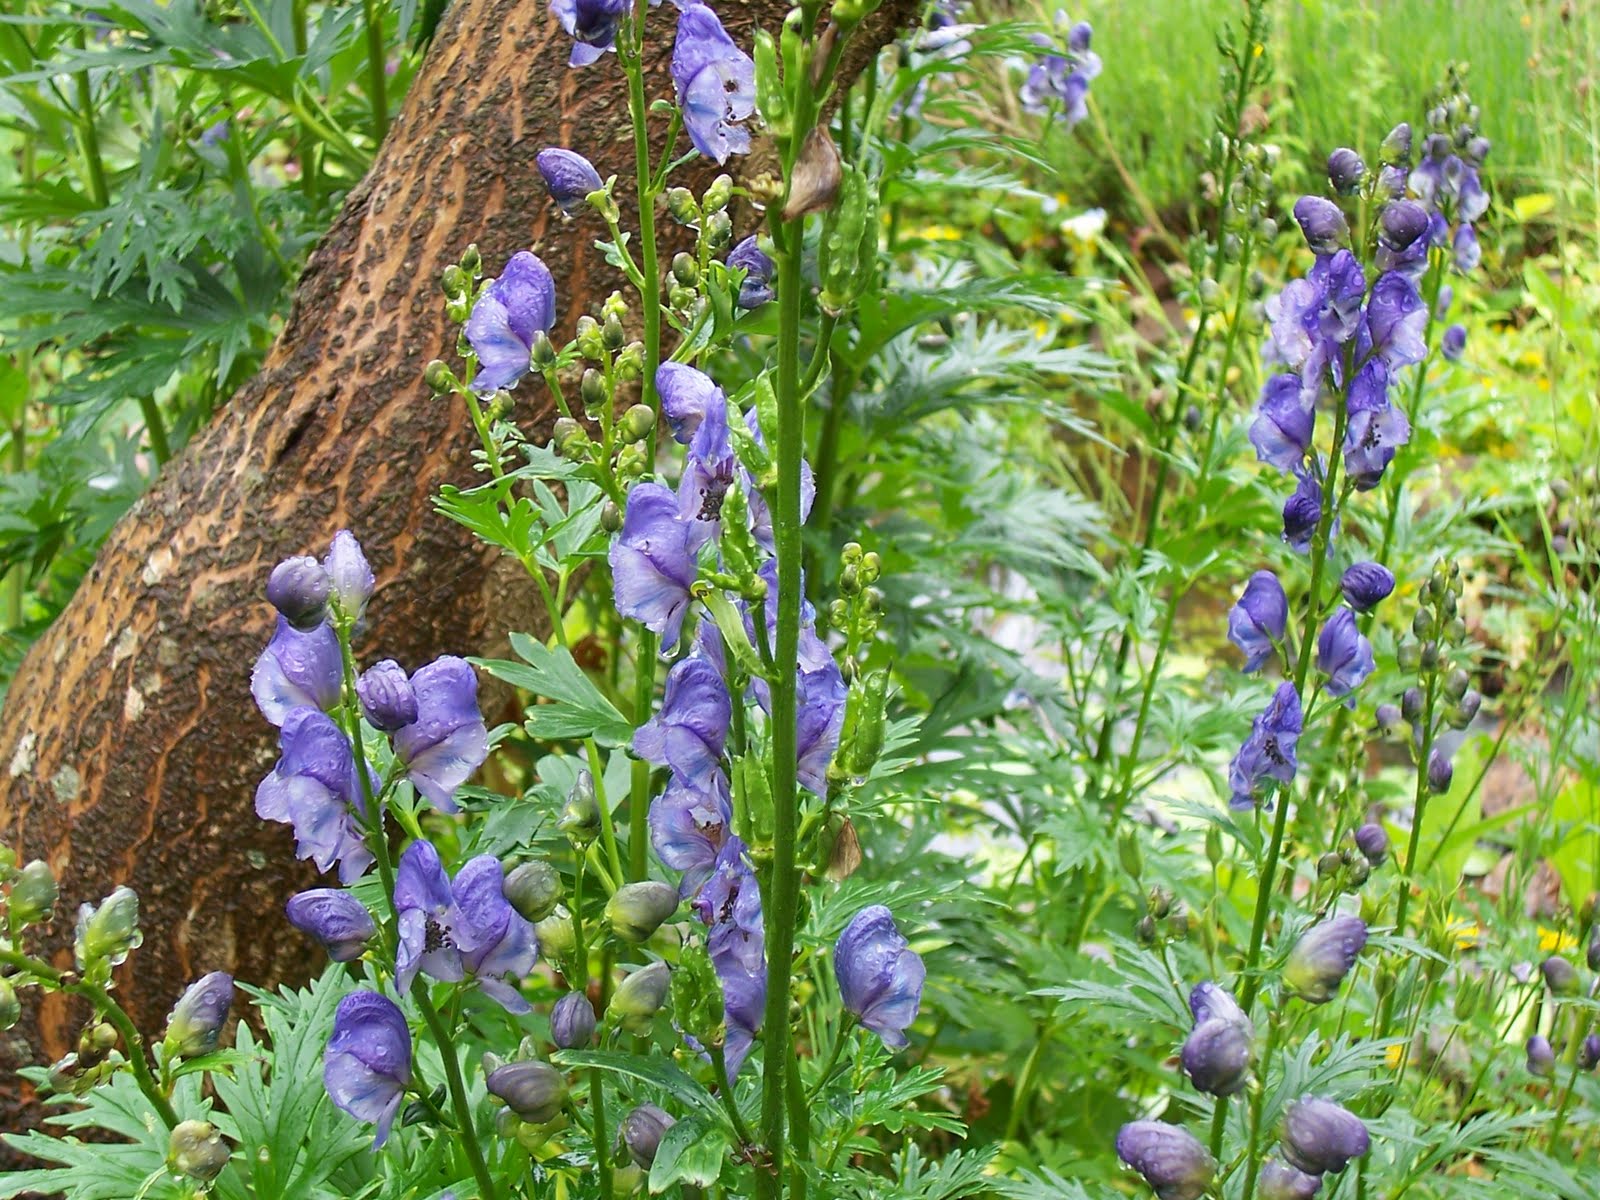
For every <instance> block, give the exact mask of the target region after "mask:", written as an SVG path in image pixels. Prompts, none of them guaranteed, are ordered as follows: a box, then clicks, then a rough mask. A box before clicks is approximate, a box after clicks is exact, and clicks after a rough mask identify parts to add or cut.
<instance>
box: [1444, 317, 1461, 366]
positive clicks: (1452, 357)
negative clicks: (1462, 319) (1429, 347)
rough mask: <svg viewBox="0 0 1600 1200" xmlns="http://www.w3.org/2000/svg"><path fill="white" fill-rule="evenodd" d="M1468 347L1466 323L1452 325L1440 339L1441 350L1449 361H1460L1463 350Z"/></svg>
mask: <svg viewBox="0 0 1600 1200" xmlns="http://www.w3.org/2000/svg"><path fill="white" fill-rule="evenodd" d="M1466 348H1467V327H1466V326H1465V325H1452V326H1450V327H1449V328H1448V329H1446V330H1445V331H1444V335H1443V336H1442V337H1440V339H1439V352H1440V353H1441V354H1443V355H1444V356H1445V358H1446V360H1448V361H1449V362H1459V361H1460V359H1461V352H1462V351H1463V350H1465V349H1466Z"/></svg>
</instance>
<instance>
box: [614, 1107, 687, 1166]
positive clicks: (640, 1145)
mask: <svg viewBox="0 0 1600 1200" xmlns="http://www.w3.org/2000/svg"><path fill="white" fill-rule="evenodd" d="M676 1124H677V1122H676V1121H675V1120H673V1118H672V1117H671V1116H670V1115H668V1114H667V1113H666V1112H664V1111H662V1110H661V1109H659V1108H657V1107H656V1106H655V1105H654V1104H641V1105H639V1107H637V1108H635V1109H634V1110H633V1111H632V1112H630V1113H629V1114H628V1115H627V1116H625V1117H623V1118H622V1129H621V1131H620V1133H619V1135H618V1136H619V1138H620V1140H621V1142H622V1144H623V1145H624V1146H626V1147H627V1149H628V1155H629V1157H630V1158H632V1159H633V1161H634V1162H636V1163H638V1164H639V1166H641V1167H648V1166H649V1165H650V1164H651V1163H653V1162H655V1160H656V1151H657V1150H658V1149H660V1147H661V1139H662V1138H664V1137H665V1136H666V1135H667V1130H669V1129H671V1128H672V1127H673V1126H674V1125H676Z"/></svg>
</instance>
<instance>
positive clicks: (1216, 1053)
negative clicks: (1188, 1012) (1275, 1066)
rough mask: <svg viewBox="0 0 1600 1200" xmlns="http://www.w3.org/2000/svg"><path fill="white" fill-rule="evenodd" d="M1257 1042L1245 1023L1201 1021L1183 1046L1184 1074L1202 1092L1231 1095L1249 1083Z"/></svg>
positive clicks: (1218, 1018) (1216, 1020) (1218, 1019)
mask: <svg viewBox="0 0 1600 1200" xmlns="http://www.w3.org/2000/svg"><path fill="white" fill-rule="evenodd" d="M1254 1041H1255V1039H1254V1038H1253V1037H1252V1036H1251V1031H1250V1026H1249V1025H1248V1024H1246V1023H1244V1022H1241V1021H1235V1020H1229V1019H1227V1018H1224V1017H1213V1018H1212V1019H1210V1020H1209V1021H1201V1022H1200V1023H1199V1024H1198V1025H1196V1026H1195V1027H1194V1032H1192V1033H1191V1034H1190V1035H1189V1036H1188V1038H1187V1039H1185V1041H1184V1043H1183V1051H1182V1053H1181V1055H1180V1056H1179V1057H1180V1060H1181V1061H1182V1063H1183V1073H1184V1074H1185V1075H1187V1076H1188V1077H1189V1081H1190V1082H1191V1083H1193V1084H1194V1086H1195V1087H1196V1088H1198V1089H1199V1090H1200V1091H1202V1092H1207V1093H1209V1094H1210V1095H1213V1096H1231V1095H1233V1094H1234V1093H1235V1092H1237V1091H1238V1090H1239V1089H1240V1088H1242V1087H1244V1085H1245V1084H1246V1083H1247V1082H1249V1079H1250V1063H1251V1059H1252V1058H1253V1057H1254V1054H1255V1045H1254Z"/></svg>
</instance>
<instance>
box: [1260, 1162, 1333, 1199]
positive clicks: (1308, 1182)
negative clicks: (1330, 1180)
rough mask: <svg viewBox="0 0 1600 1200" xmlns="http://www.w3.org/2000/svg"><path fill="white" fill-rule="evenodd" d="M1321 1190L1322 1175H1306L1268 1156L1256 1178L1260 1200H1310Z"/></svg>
mask: <svg viewBox="0 0 1600 1200" xmlns="http://www.w3.org/2000/svg"><path fill="white" fill-rule="evenodd" d="M1321 1190H1322V1176H1320V1175H1307V1174H1306V1173H1305V1172H1304V1171H1300V1170H1297V1169H1296V1168H1294V1167H1291V1166H1290V1165H1289V1164H1288V1163H1286V1162H1284V1161H1283V1160H1282V1159H1278V1158H1269V1159H1268V1160H1267V1161H1266V1164H1265V1165H1264V1166H1263V1167H1262V1168H1261V1174H1260V1175H1259V1176H1258V1177H1257V1178H1256V1195H1257V1196H1259V1197H1260V1198H1261V1200H1312V1197H1313V1196H1315V1195H1316V1194H1317V1193H1318V1192H1320V1191H1321Z"/></svg>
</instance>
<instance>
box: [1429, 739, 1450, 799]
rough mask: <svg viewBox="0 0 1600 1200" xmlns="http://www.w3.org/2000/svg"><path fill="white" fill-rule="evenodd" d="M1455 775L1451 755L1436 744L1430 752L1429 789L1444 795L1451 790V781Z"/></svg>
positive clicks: (1435, 793)
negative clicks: (1443, 751)
mask: <svg viewBox="0 0 1600 1200" xmlns="http://www.w3.org/2000/svg"><path fill="white" fill-rule="evenodd" d="M1454 777H1455V767H1454V766H1453V765H1452V764H1451V762H1450V756H1449V755H1448V754H1444V753H1442V752H1441V751H1440V749H1439V748H1438V747H1437V746H1435V747H1434V748H1433V749H1432V750H1430V751H1429V752H1428V790H1429V791H1430V792H1432V793H1433V794H1434V795H1435V796H1442V795H1444V794H1445V793H1446V792H1448V791H1449V790H1450V781H1451V779H1453V778H1454Z"/></svg>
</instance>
